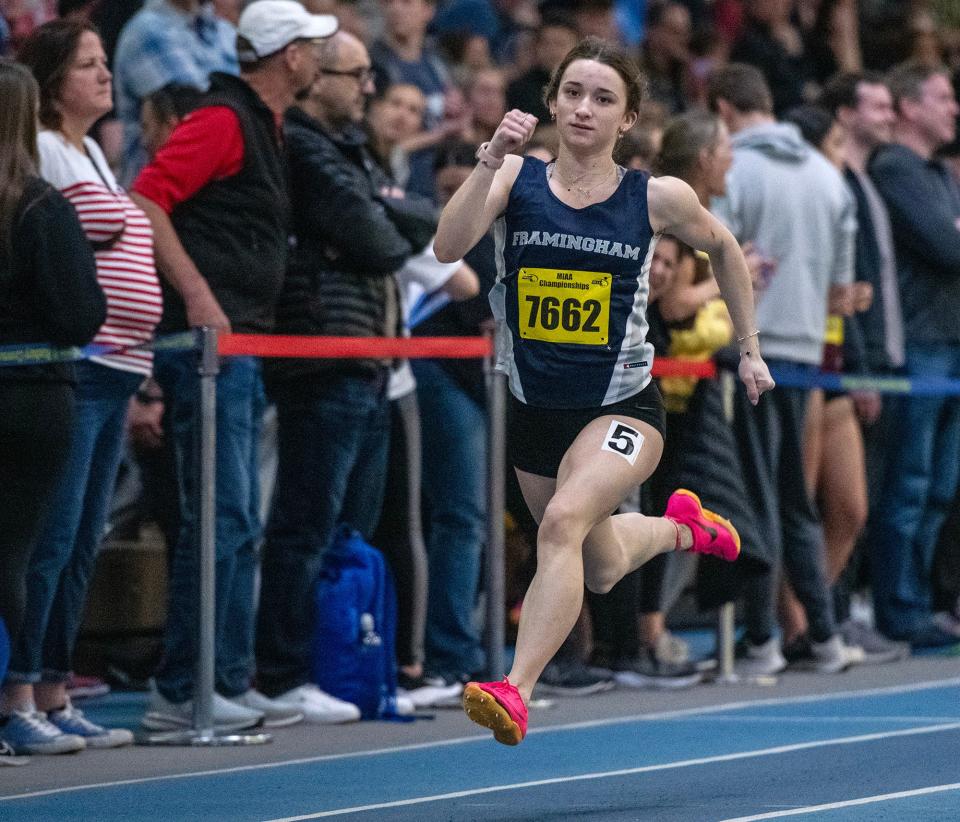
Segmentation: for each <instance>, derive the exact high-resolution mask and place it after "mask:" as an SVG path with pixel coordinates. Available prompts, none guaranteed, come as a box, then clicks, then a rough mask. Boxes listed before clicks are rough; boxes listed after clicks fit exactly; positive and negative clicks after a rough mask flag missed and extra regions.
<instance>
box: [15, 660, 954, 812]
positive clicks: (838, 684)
mask: <svg viewBox="0 0 960 822" xmlns="http://www.w3.org/2000/svg"><path fill="white" fill-rule="evenodd" d="M954 677H960V658H957V657H944V656H926V657H915V658H912V659H910V660H908V661H906V662H902V663H897V664H894V665H883V666H876V667H861V668H855V669H853V670H851V671H849V672H847V673H845V674H839V675H834V676H826V675H817V674H801V673H792V674H787V675H784V676H782V677H780V678H779V681H778V682H777V683H776V684H775V685H770V686H759V685H747V684H736V685H720V684H714V685H707V684H705V685H699V686H697V687H695V688H692V689H689V690H685V691H679V692H662V691H661V692H657V691H636V690H634V691H631V690H621V689H618V690H615V691H611V692H609V693H606V694H601V695H597V696H592V697H585V698H578V699H572V698H562V699H561V698H558V699H554V700H553V701H552V704H551V705H549V706H546V707H542V708H536V709H534V710H531V715H530V728H531V733H536V729H537V728H543V727H548V726H553V725H561V724H568V723H573V722H581V721H589V720H604V719H615V718H618V717H627V716H635V715H639V714H649V713H656V712H661V711H672V710H680V709H691V708H701V707H706V706H713V705H720V704H726V703H732V702H740V701H751V700H762V699H773V698H780V697H789V696H801V695H807V694H810V695H813V694H824V693H835V692H841V691H847V690H862V689H868V688H875V687H889V686H895V685H900V684H916V683H920V682H925V681H933V680H942V679H952V678H954ZM110 699H111V700H112V701H111V703H110V711H112V712H113V713H112V714H111V713H110V711H106V709H105V707H103V706H98V705H97V703H91V704H90V706H89V707H88V711H89V712H90V714H91V715H92V716H94V717H97V716H104V715H106V716H115V715H118V712H122V711H124V710H125V711H126V715H128V716H132V715H134V712H136V711H137V710H139V705H140V702H142V699H143V697H142V696H141V695H131V696H130V697H129V699H128V700H127V701H126V703H124V700H125V699H126V698H125V697H124V696H122V695H117V696H112V697H111V698H110ZM958 712H960V706H958ZM958 715H960V713H958ZM480 733H482V732H481V730H480V729H479V728H476V727H475V726H474V725H472V724H470V723H469V722H468V721H467V720H466V719H465V717H464V716H463V714H462V713H461V712H460V711H459V710H440V711H436V712H434V714H433V718H432V719H422V720H419V721H417V722H413V723H394V722H363V723H359V724H354V725H347V726H339V727H316V726H305V725H300V726H296V727H293V728H288V729H281V730H279V731H276V732H275V733H274V740H273V742H272V743H271V744H269V745H263V746H258V747H249V748H213V749H211V748H203V749H191V748H155V747H150V748H147V747H133V748H125V749H121V750H113V751H85V752H83V753H82V754H77V755H69V756H58V757H34V758H33V761H32V762H31V763H30V764H28V765H26V766H24V767H21V768H12V767H8V768H3V769H0V796H11V795H16V794H23V793H29V792H34V791H44V790H48V789H52V788H63V787H68V786H75V785H85V784H98V783H103V782H115V781H118V780H126V779H135V780H136V779H143V778H150V777H156V776H165V775H170V774H188V773H195V772H198V771H210V770H221V769H225V768H236V767H242V766H250V765H264V764H267V763H282V762H287V761H291V760H298V759H302V758H309V757H317V756H328V755H335V754H346V753H355V752H360V751H370V750H376V749H381V748H394V747H401V746H407V745H418V744H423V743H431V742H437V741H441V740H446V739H456V738H462V737H466V736H474V735H478V734H480ZM2 816H3V813H2V806H0V818H2Z"/></svg>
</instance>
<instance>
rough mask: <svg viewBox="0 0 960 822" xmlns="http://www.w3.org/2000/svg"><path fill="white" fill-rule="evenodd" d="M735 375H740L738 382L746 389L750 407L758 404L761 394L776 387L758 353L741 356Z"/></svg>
mask: <svg viewBox="0 0 960 822" xmlns="http://www.w3.org/2000/svg"><path fill="white" fill-rule="evenodd" d="M737 373H738V374H739V375H740V382H742V383H743V384H744V387H745V388H746V389H747V399H749V400H750V403H751V404H752V405H756V404H757V403H758V402H760V395H761V394H763V393H764V392H765V391H771V390H773V388H774V387H775V386H776V383H775V382H774V381H773V377H771V376H770V369H769V368H767V364H766V363H765V362H764V361H763V357H761V356H760V354H759V353H753V352H751V353H744V354H742V355H741V356H740V365H739V367H738V368H737Z"/></svg>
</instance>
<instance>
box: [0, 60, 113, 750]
mask: <svg viewBox="0 0 960 822" xmlns="http://www.w3.org/2000/svg"><path fill="white" fill-rule="evenodd" d="M0 99H2V100H3V105H2V106H0V345H3V346H9V345H17V344H31V345H32V344H38V343H39V344H42V343H52V344H53V345H57V346H72V345H84V344H86V343H88V342H89V341H90V340H91V339H92V338H93V335H94V334H95V333H96V332H97V329H98V328H99V327H100V324H101V323H102V322H103V319H104V316H105V307H106V304H105V301H104V296H103V292H102V291H101V290H100V287H99V286H98V285H97V279H96V266H95V263H94V258H93V252H92V251H91V249H90V246H89V244H88V243H87V241H86V238H85V237H84V235H83V230H82V229H81V227H80V224H79V222H78V221H77V215H76V212H75V211H74V209H73V207H72V206H71V205H70V204H69V203H68V202H67V201H66V200H65V199H64V198H63V197H62V196H61V195H60V194H59V193H58V192H57V191H56V190H55V189H54V188H53V187H52V186H51V185H49V184H48V183H45V182H44V181H43V180H41V179H40V178H39V177H38V176H37V161H38V157H37V122H36V112H37V99H38V91H37V84H36V82H35V81H34V79H33V77H32V76H31V75H30V72H29V71H27V69H25V68H24V67H23V66H20V65H17V64H14V63H4V62H0ZM73 383H74V372H73V367H72V366H71V365H69V364H66V363H51V364H47V365H3V366H0V487H2V488H3V505H0V677H2V676H3V674H4V669H5V667H6V666H5V664H3V661H4V659H5V658H6V656H7V653H6V651H7V648H6V647H5V646H6V640H7V636H8V635H9V639H10V640H11V641H14V642H15V641H16V640H17V638H18V636H19V634H20V629H21V626H22V624H23V615H24V606H25V599H26V575H27V565H28V563H29V560H30V557H31V554H32V553H33V549H34V546H35V545H36V543H37V539H38V537H39V533H40V528H41V525H42V521H43V517H44V514H45V513H46V511H47V510H48V508H49V507H50V503H51V501H52V499H53V494H54V491H55V487H56V483H57V480H58V478H59V476H60V473H61V471H62V470H63V467H64V463H65V461H66V455H67V451H68V449H69V445H70V439H71V435H72V431H73V425H74V384H73ZM83 747H84V742H83V740H82V739H80V738H79V737H76V736H70V737H68V736H67V735H65V734H62V733H60V732H59V731H58V730H57V729H55V728H53V727H52V726H49V723H48V722H47V720H46V717H45V716H44V715H43V714H40V713H38V712H37V711H36V710H35V709H34V708H33V707H32V706H20V708H19V709H18V708H17V707H15V706H12V705H11V704H10V703H9V702H6V701H4V702H3V703H0V757H3V756H11V755H12V754H13V753H14V752H15V753H17V754H23V753H60V752H66V751H75V750H79V749H80V748H83Z"/></svg>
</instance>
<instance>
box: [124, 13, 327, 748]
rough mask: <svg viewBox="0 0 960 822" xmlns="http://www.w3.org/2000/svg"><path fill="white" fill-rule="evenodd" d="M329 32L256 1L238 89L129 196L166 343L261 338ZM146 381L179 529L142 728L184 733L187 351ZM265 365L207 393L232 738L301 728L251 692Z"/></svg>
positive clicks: (189, 656)
mask: <svg viewBox="0 0 960 822" xmlns="http://www.w3.org/2000/svg"><path fill="white" fill-rule="evenodd" d="M336 30H337V19H336V18H335V17H332V16H330V15H311V14H308V13H307V11H306V10H305V9H304V7H303V6H302V5H301V4H300V3H297V2H293V0H256V2H254V3H251V4H250V5H249V6H247V8H246V9H245V10H244V12H243V14H242V15H241V16H240V20H239V22H238V24H237V56H238V58H239V60H240V77H234V76H232V75H229V74H221V73H216V72H215V73H214V74H213V75H212V76H211V78H210V91H209V92H208V94H207V96H206V97H205V98H204V101H203V102H202V103H201V105H200V107H199V108H197V109H196V110H195V111H193V112H192V113H191V114H190V115H188V116H187V117H186V118H184V120H183V121H182V122H181V123H180V124H179V125H178V126H177V128H176V129H175V130H174V132H173V133H172V134H171V136H170V139H169V140H168V141H167V143H166V144H165V145H164V147H163V148H162V149H161V150H160V151H159V152H158V153H157V155H156V157H155V158H154V159H153V161H152V162H151V163H150V164H149V165H148V166H147V167H146V168H144V169H143V171H142V172H141V173H140V176H139V177H138V178H137V180H136V182H135V183H134V185H133V195H132V196H133V198H134V199H135V200H136V201H137V202H138V203H139V204H140V205H141V206H142V208H143V209H144V211H146V213H147V215H148V216H149V217H150V221H151V223H152V225H153V231H154V244H155V249H156V256H157V267H158V268H159V269H160V271H161V272H162V274H163V276H164V279H165V286H166V288H165V292H164V306H163V307H164V315H163V321H162V323H161V327H162V329H163V330H164V331H167V332H170V331H177V330H183V329H186V328H195V327H198V326H213V327H216V328H218V329H220V330H221V331H231V330H232V331H237V332H254V333H258V332H259V333H262V332H265V331H269V330H270V329H271V327H272V325H273V314H274V305H275V303H276V299H277V296H278V294H279V292H280V287H281V284H282V282H283V275H284V270H285V268H286V263H287V235H288V212H289V208H288V202H287V183H286V177H285V173H284V165H283V160H282V154H281V139H280V121H281V117H282V115H283V112H284V111H285V110H286V109H287V108H288V107H289V106H290V105H291V104H292V103H293V101H294V99H295V97H296V96H297V95H298V94H300V93H301V92H305V90H306V89H308V88H309V87H310V86H311V85H312V84H313V81H314V80H315V79H316V77H317V71H318V68H319V56H318V53H317V50H318V45H317V44H318V42H319V41H320V40H322V39H323V38H326V37H330V36H331V35H332V34H333V33H334V32H335V31H336ZM154 376H155V379H156V380H157V382H158V383H159V384H160V386H161V388H162V389H163V393H164V397H165V400H166V402H167V404H168V409H167V410H168V419H170V421H171V422H170V426H169V427H170V431H169V433H170V435H171V436H172V439H173V445H174V449H175V452H176V457H177V467H178V474H179V476H178V482H179V485H180V499H181V501H182V508H183V510H182V512H181V513H182V520H183V525H182V528H181V531H180V539H179V541H178V543H177V545H176V547H175V550H174V556H173V565H172V570H171V577H170V598H169V602H170V608H169V616H168V620H167V630H166V635H165V638H164V658H163V662H162V663H161V666H160V669H159V671H158V672H157V676H156V686H157V689H156V692H155V693H154V695H153V700H152V701H151V703H150V705H149V706H148V708H147V713H146V714H145V716H144V718H143V725H144V727H146V728H148V729H151V730H168V729H176V728H182V727H186V726H189V725H190V721H191V713H192V697H193V669H194V658H195V655H196V643H195V635H196V614H197V609H198V605H199V603H198V601H197V594H196V579H197V577H198V569H197V561H196V552H195V550H194V547H195V545H196V537H197V527H198V526H197V523H198V511H197V510H195V508H196V506H195V493H194V492H195V488H194V483H195V479H194V478H195V476H197V474H196V468H197V466H196V464H195V455H194V452H193V439H194V434H195V426H196V422H195V421H196V420H197V419H199V415H198V414H197V408H196V404H197V402H198V396H199V390H198V376H197V364H196V354H195V353H193V352H188V353H182V352H163V353H160V352H158V356H157V358H156V360H155V371H154ZM262 398H263V386H262V382H261V378H260V365H259V361H258V360H257V359H255V358H252V357H235V358H231V359H229V360H226V361H225V362H224V363H223V366H222V367H221V371H220V375H219V376H218V378H217V465H216V469H217V498H216V534H217V557H216V562H217V566H216V573H217V591H216V625H217V636H216V647H217V659H216V689H217V693H216V695H215V696H214V723H215V725H216V726H217V727H218V728H219V729H222V730H238V729H241V728H245V727H251V726H253V725H255V724H257V723H258V722H261V721H263V722H264V724H266V725H267V726H271V725H272V726H278V725H286V724H292V723H293V722H296V721H298V720H299V719H301V718H302V717H301V714H300V713H299V712H297V711H292V710H290V708H289V707H284V706H278V705H276V704H275V703H273V702H272V701H271V700H268V699H266V698H265V697H263V696H262V695H261V694H259V693H257V692H256V691H254V690H252V689H251V688H250V677H251V673H252V671H251V668H252V664H253V610H254V605H253V579H254V570H255V564H256V555H255V547H256V544H257V541H258V539H259V536H260V523H259V521H258V517H257V501H258V496H259V495H258V488H257V451H256V445H257V429H258V426H259V422H260V416H261V413H262V410H263V399H262Z"/></svg>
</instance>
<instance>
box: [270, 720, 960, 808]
mask: <svg viewBox="0 0 960 822" xmlns="http://www.w3.org/2000/svg"><path fill="white" fill-rule="evenodd" d="M956 730H960V722H950V723H947V724H945V725H934V726H932V727H926V728H905V729H903V730H900V731H885V732H883V733H875V734H861V735H859V736H842V737H838V738H836V739H821V740H817V741H815V742H799V743H796V744H794V745H778V746H777V747H775V748H760V749H758V750H753V751H740V752H738V753H731V754H720V755H718V756H705V757H701V758H699V759H681V760H678V761H676V762H664V763H661V764H658V765H643V766H640V767H636V768H621V769H619V770H615V771H598V772H595V773H584V774H577V775H576V776H560V777H553V778H550V779H536V780H533V781H530V782H515V783H513V784H509V785H491V786H490V787H487V788H473V789H470V790H463V791H452V792H451V793H441V794H433V795H431V796H417V797H412V798H410V799H397V800H394V801H392V802H378V803H376V804H373V805H356V806H354V807H352V808H336V809H334V810H329V811H318V812H316V813H307V814H303V815H301V816H286V817H282V818H279V819H271V820H269V822H303V820H306V819H323V818H325V817H330V816H343V815H345V814H349V813H363V812H365V811H379V810H385V809H387V808H403V807H408V806H410V805H423V804H426V803H428V802H442V801H444V800H446V799H461V798H463V797H466V796H478V795H481V794H488V793H501V792H503V791H515V790H519V789H522V788H539V787H543V786H544V785H559V784H561V783H564V782H584V781H589V780H596V779H610V778H611V777H617V776H632V775H634V774H641V773H652V772H654V771H667V770H672V769H674V768H690V767H693V766H695V765H712V764H715V763H717V762H734V761H736V760H738V759H756V758H758V757H763V756H778V755H780V754H786V753H793V752H795V751H805V750H809V749H811V748H825V747H829V746H831V745H856V744H859V743H861V742H874V741H877V740H881V739H892V738H895V737H900V736H918V735H920V734H931V733H941V732H943V731H956ZM758 818H763V817H758Z"/></svg>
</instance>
